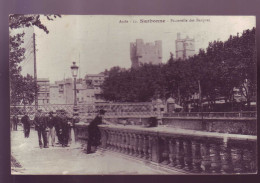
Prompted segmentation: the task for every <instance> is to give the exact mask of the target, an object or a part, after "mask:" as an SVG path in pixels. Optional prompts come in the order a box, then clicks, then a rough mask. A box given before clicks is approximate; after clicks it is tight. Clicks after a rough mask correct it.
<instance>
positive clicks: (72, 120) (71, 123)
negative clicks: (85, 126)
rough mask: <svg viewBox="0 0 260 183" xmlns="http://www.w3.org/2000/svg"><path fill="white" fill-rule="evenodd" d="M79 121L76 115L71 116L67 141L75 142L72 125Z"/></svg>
mask: <svg viewBox="0 0 260 183" xmlns="http://www.w3.org/2000/svg"><path fill="white" fill-rule="evenodd" d="M78 122H79V118H78V117H77V116H73V117H72V118H71V121H70V123H69V126H70V130H69V143H70V144H74V143H75V132H74V127H75V123H78Z"/></svg>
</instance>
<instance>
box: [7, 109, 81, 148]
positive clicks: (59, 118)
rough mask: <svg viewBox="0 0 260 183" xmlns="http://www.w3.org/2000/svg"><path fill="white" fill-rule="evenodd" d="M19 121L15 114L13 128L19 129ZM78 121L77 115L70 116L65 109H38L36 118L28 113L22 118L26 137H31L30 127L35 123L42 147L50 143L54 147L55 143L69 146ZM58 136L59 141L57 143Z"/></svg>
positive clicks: (46, 146)
mask: <svg viewBox="0 0 260 183" xmlns="http://www.w3.org/2000/svg"><path fill="white" fill-rule="evenodd" d="M18 122H19V119H18V117H17V116H14V117H13V119H12V123H11V125H12V127H11V128H14V129H16V130H17V124H18ZM76 122H78V119H77V118H75V117H73V118H69V117H68V116H67V115H66V113H65V111H61V112H59V114H57V113H56V111H50V112H42V111H41V110H38V111H37V113H36V115H35V118H34V120H30V118H29V116H28V115H27V114H25V115H24V116H23V117H22V118H21V123H22V124H23V130H24V137H25V138H29V135H30V128H31V126H32V125H33V124H34V127H35V130H36V131H37V133H38V141H39V146H40V148H48V147H49V145H51V146H53V147H54V146H55V144H60V145H62V147H68V145H69V142H70V141H71V139H72V137H71V131H72V128H73V126H74V124H75V123H76ZM14 124H16V127H14ZM56 137H57V138H58V140H57V143H55V138H56Z"/></svg>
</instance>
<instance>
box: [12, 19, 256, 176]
mask: <svg viewBox="0 0 260 183" xmlns="http://www.w3.org/2000/svg"><path fill="white" fill-rule="evenodd" d="M256 55H257V54H256V17H254V16H177V15H171V16H163V15H161V16H136V15H125V16H122V15H120V16H119V15H60V14H46V15H43V14H25V15H21V14H11V15H9V72H10V75H9V79H10V135H11V136H10V139H11V154H10V161H11V174H12V175H222V174H232V175H236V174H256V173H257V170H258V166H257V147H256V144H257V130H256V129H257V126H256V124H257V108H256V106H257V103H256V102H257V100H256V98H257V84H256V83H257V76H256V66H257V58H256Z"/></svg>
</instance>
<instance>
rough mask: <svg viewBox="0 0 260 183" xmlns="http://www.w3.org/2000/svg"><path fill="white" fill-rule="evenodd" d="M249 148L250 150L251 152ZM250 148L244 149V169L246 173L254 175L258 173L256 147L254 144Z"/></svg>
mask: <svg viewBox="0 0 260 183" xmlns="http://www.w3.org/2000/svg"><path fill="white" fill-rule="evenodd" d="M248 148H250V150H249V149H248ZM248 148H246V149H244V152H243V160H244V168H245V171H246V172H249V173H253V172H256V162H257V159H256V153H255V152H256V151H255V148H256V146H255V144H254V145H252V146H249V147H248Z"/></svg>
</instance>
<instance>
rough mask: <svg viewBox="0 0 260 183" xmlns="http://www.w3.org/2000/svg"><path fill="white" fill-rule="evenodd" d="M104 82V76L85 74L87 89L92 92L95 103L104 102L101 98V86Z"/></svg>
mask: <svg viewBox="0 0 260 183" xmlns="http://www.w3.org/2000/svg"><path fill="white" fill-rule="evenodd" d="M104 80H105V75H104V74H87V75H86V76H85V81H86V85H87V89H88V90H90V89H93V90H94V91H93V94H94V99H95V100H94V101H95V102H104V100H102V96H101V85H102V84H103V82H104Z"/></svg>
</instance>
